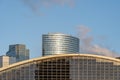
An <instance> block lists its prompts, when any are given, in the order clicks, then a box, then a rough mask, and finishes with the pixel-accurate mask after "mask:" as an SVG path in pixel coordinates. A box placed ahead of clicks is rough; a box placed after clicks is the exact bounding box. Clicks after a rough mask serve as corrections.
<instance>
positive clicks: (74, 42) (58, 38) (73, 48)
mask: <svg viewBox="0 0 120 80" xmlns="http://www.w3.org/2000/svg"><path fill="white" fill-rule="evenodd" d="M42 53H43V56H45V55H55V54H72V53H79V39H78V38H76V37H73V36H71V35H66V34H61V33H48V34H44V35H43V36H42Z"/></svg>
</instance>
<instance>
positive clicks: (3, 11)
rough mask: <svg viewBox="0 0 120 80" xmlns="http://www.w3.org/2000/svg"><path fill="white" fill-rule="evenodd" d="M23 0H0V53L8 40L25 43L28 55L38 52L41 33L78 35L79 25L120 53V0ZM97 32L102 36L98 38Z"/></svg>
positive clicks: (2, 52) (97, 42)
mask: <svg viewBox="0 0 120 80" xmlns="http://www.w3.org/2000/svg"><path fill="white" fill-rule="evenodd" d="M24 1H25V0H0V36H1V38H0V55H3V54H5V53H6V52H7V51H8V47H9V45H10V44H26V46H27V48H29V49H30V53H31V58H34V57H38V56H41V43H42V40H41V37H42V34H46V33H48V32H61V33H66V34H71V35H73V36H77V33H78V27H79V26H81V25H82V26H85V27H87V28H89V29H90V35H91V36H94V38H95V39H94V41H93V43H95V44H99V45H102V46H104V47H107V48H109V49H111V50H113V51H115V52H117V53H119V54H120V42H119V41H120V37H119V34H120V31H119V30H120V27H119V26H120V5H119V4H120V0H71V1H73V2H74V3H73V4H71V3H67V2H66V1H67V0H63V2H59V0H54V1H58V3H55V2H48V0H46V2H47V3H46V4H44V3H43V2H41V3H35V2H34V1H33V2H34V3H33V2H29V1H28V2H24ZM36 1H37V0H36ZM41 1H42V0H41ZM38 5H39V6H38ZM33 8H35V9H33ZM100 36H104V37H105V39H104V40H99V39H98V37H100Z"/></svg>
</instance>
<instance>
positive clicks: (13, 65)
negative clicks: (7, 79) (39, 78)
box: [0, 53, 120, 71]
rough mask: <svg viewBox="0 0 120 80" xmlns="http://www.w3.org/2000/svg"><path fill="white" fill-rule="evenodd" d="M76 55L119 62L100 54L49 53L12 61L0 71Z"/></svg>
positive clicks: (119, 61)
mask: <svg viewBox="0 0 120 80" xmlns="http://www.w3.org/2000/svg"><path fill="white" fill-rule="evenodd" d="M78 56H86V57H94V58H98V59H106V60H110V61H113V62H118V63H120V60H119V59H115V58H111V57H106V56H100V55H93V54H81V53H80V54H59V55H50V56H44V57H39V58H34V59H30V60H25V61H21V62H17V63H14V64H12V65H9V66H7V67H3V68H0V71H3V70H6V69H9V68H13V67H16V66H19V65H23V64H27V63H31V62H35V61H40V60H46V59H52V58H60V57H78Z"/></svg>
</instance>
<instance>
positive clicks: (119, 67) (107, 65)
mask: <svg viewBox="0 0 120 80" xmlns="http://www.w3.org/2000/svg"><path fill="white" fill-rule="evenodd" d="M0 80H120V60H119V59H115V58H110V57H104V56H98V55H91V54H60V55H51V56H45V57H40V58H35V59H31V60H26V61H22V62H18V63H15V64H13V65H10V66H9V67H7V68H0Z"/></svg>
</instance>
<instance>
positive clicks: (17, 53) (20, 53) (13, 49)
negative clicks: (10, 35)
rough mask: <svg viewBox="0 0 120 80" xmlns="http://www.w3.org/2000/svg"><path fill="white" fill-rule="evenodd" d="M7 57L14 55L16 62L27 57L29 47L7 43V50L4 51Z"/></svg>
mask: <svg viewBox="0 0 120 80" xmlns="http://www.w3.org/2000/svg"><path fill="white" fill-rule="evenodd" d="M6 55H7V56H9V57H15V58H16V62H19V61H23V60H27V59H29V49H26V46H25V45H24V44H15V45H9V51H8V52H7V53H6Z"/></svg>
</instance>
